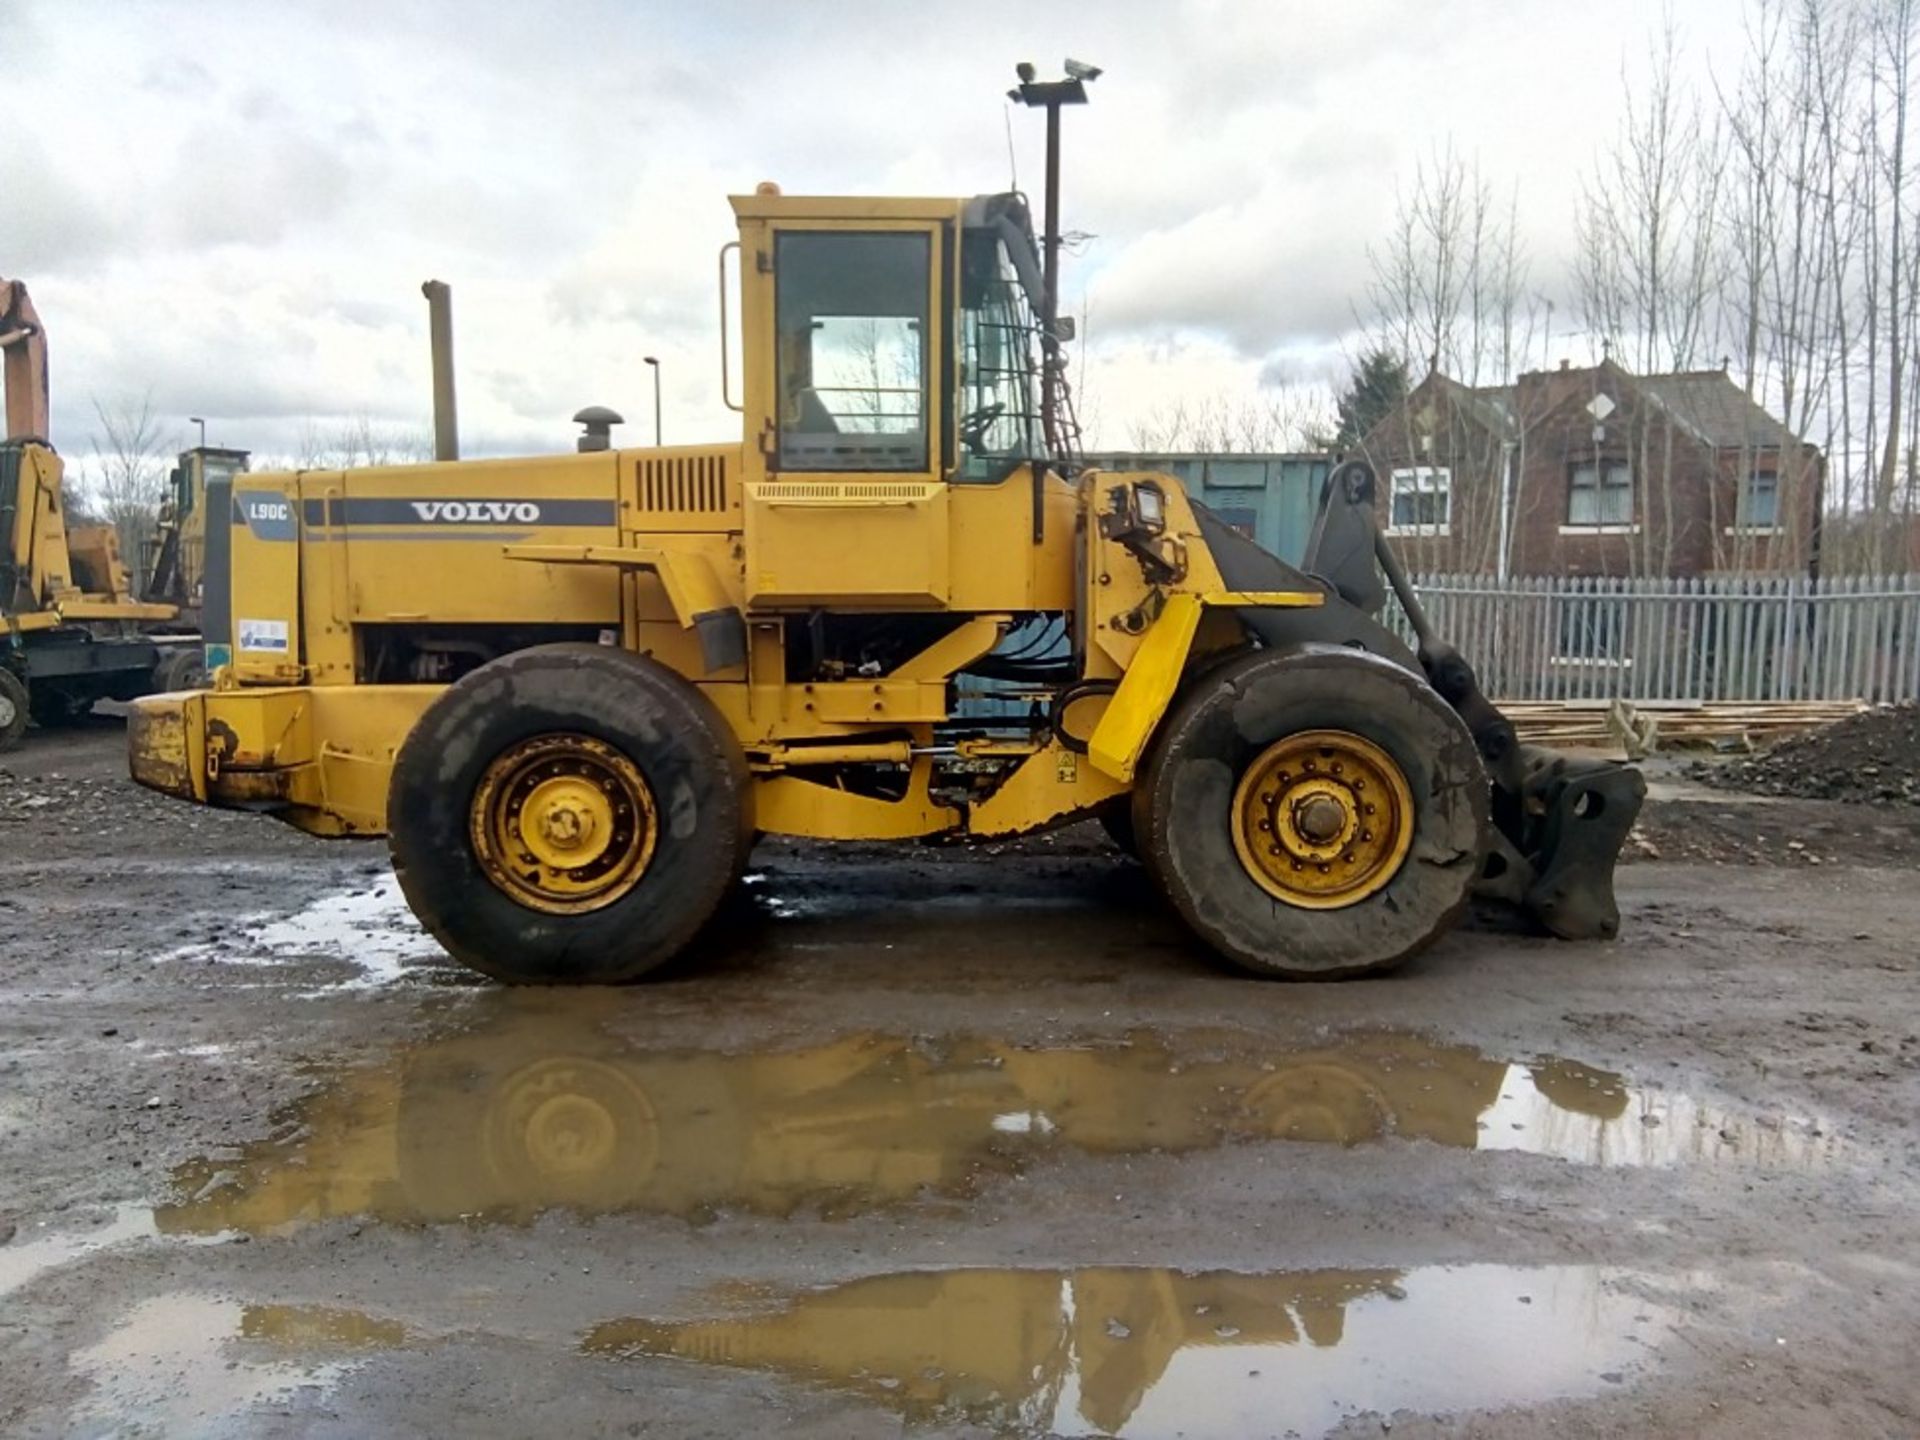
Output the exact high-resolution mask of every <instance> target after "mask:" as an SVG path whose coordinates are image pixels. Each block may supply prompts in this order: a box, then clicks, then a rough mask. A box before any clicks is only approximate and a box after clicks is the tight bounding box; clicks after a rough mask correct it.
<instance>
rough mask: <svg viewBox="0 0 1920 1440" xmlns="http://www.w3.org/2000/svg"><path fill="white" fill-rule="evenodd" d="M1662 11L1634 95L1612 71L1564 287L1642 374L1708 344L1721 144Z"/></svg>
mask: <svg viewBox="0 0 1920 1440" xmlns="http://www.w3.org/2000/svg"><path fill="white" fill-rule="evenodd" d="M1680 55H1681V51H1680V34H1679V29H1678V27H1677V25H1676V24H1675V22H1674V20H1673V16H1672V14H1671V12H1669V14H1668V15H1667V17H1666V20H1665V23H1664V24H1663V26H1662V28H1661V30H1660V33H1659V34H1658V35H1657V36H1655V37H1654V39H1653V40H1652V41H1651V42H1650V44H1649V46H1648V56H1647V59H1648V68H1647V79H1646V83H1645V86H1644V88H1643V89H1642V90H1640V91H1638V92H1636V90H1635V87H1634V86H1633V84H1632V82H1631V81H1630V80H1629V79H1628V78H1627V77H1626V75H1625V74H1624V73H1623V75H1622V85H1623V89H1624V91H1625V101H1624V111H1623V117H1622V121H1621V127H1620V134H1619V136H1618V138H1617V139H1616V140H1615V142H1614V144H1613V147H1612V148H1611V149H1610V150H1609V151H1608V152H1607V153H1606V154H1604V155H1603V156H1602V157H1601V159H1600V161H1599V163H1598V165H1597V166H1596V168H1595V170H1594V172H1593V173H1592V174H1591V175H1590V176H1589V177H1588V179H1587V182H1586V184H1585V186H1584V188H1583V190H1582V193H1581V197H1580V201H1579V203H1578V205H1577V206H1576V208H1575V220H1574V226H1575V235H1576V254H1577V257H1578V258H1577V262H1576V271H1575V276H1574V279H1575V287H1576V290H1577V292H1578V294H1579V298H1580V303H1581V307H1582V309H1583V311H1584V314H1585V319H1586V323H1587V327H1588V329H1589V330H1591V331H1592V332H1593V333H1594V334H1596V335H1598V336H1600V337H1601V338H1602V339H1603V341H1605V342H1606V344H1607V346H1608V348H1609V349H1610V350H1617V351H1618V352H1619V353H1620V354H1621V356H1622V357H1623V358H1624V359H1625V361H1626V362H1627V363H1628V364H1630V365H1631V366H1633V367H1634V368H1635V369H1637V370H1639V371H1640V372H1641V373H1643V374H1652V373H1656V372H1659V371H1664V370H1685V369H1688V368H1690V367H1692V366H1694V365H1696V364H1697V363H1699V361H1700V360H1701V359H1702V358H1703V357H1704V356H1706V355H1708V354H1709V353H1710V347H1711V346H1712V345H1713V343H1714V341H1715V339H1716V338H1717V334H1716V331H1717V324H1716V321H1717V313H1718V306H1717V303H1716V302H1717V299H1718V296H1717V288H1718V275H1719V273H1720V266H1719V263H1718V262H1719V258H1720V256H1719V245H1718V234H1717V222H1718V220H1719V204H1718V198H1719V191H1720V184H1721V174H1722V157H1723V153H1724V150H1725V144H1724V141H1723V138H1722V136H1721V133H1720V130H1719V128H1718V126H1717V124H1712V125H1710V124H1709V123H1708V122H1707V121H1706V120H1705V119H1704V117H1703V116H1702V113H1701V106H1700V103H1699V101H1698V99H1697V98H1696V97H1695V96H1693V95H1692V94H1690V93H1689V92H1688V91H1687V90H1686V89H1685V87H1684V85H1683V82H1682V79H1681V76H1680V73H1679V67H1680Z"/></svg>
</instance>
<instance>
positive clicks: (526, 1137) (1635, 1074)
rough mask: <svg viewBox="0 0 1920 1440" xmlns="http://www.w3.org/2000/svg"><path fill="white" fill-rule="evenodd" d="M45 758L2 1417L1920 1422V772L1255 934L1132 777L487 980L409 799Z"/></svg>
mask: <svg viewBox="0 0 1920 1440" xmlns="http://www.w3.org/2000/svg"><path fill="white" fill-rule="evenodd" d="M120 767H121V759H120V736H119V734H118V733H117V731H116V730H115V729H114V728H113V727H112V726H110V725H103V726H101V727H99V728H96V729H90V730H85V731H79V732H73V733H69V734H65V735H54V736H41V735H36V736H34V737H31V739H30V742H29V744H28V746H27V747H26V748H24V749H23V750H21V751H19V752H17V753H16V754H13V755H9V756H7V757H5V759H4V760H3V761H0V879H3V881H4V883H3V884H0V915H3V916H4V919H5V922H6V929H5V932H4V933H5V941H4V948H3V949H0V1154H4V1156H5V1161H6V1163H5V1164H4V1165H0V1295H4V1297H5V1303H4V1305H0V1433H4V1434H7V1435H16V1434H18V1435H66V1434H116V1435H122V1434H124V1435H191V1436H200V1435H222V1434H235V1435H240V1434H244V1435H268V1436H278V1435H301V1436H307V1435H318V1436H361V1435H367V1434H374V1433H378V1434H399V1435H416V1434H417V1435H436V1436H438V1435H446V1434H461V1435H475V1436H491V1435H519V1434H525V1433H529V1432H531V1431H539V1432H542V1433H547V1432H555V1433H557V1432H563V1431H571V1432H573V1433H578V1434H582V1435H673V1436H680V1435H713V1436H737V1435H739V1434H741V1433H742V1432H745V1431H749V1430H756V1429H757V1430H760V1431H763V1432H777V1433H782V1434H789V1433H791V1434H800V1435H818V1436H823V1437H824V1436H834V1437H842V1436H880V1435H896V1434H899V1433H901V1431H902V1429H903V1428H906V1429H907V1430H909V1431H910V1432H911V1433H912V1434H915V1435H922V1434H924V1435H939V1436H948V1435H952V1436H961V1435H966V1436H972V1435H991V1434H1006V1433H1015V1434H1045V1433H1063V1434H1090V1433H1092V1434H1098V1433H1122V1434H1136V1435H1175V1434H1185V1435H1190V1436H1209V1435H1213V1436H1234V1437H1239V1436H1251V1435H1265V1434H1274V1435H1283V1434H1287V1433H1296V1434H1301V1435H1319V1434H1324V1433H1336V1434H1342V1435H1378V1434H1380V1433H1382V1430H1383V1428H1391V1430H1392V1431H1393V1432H1394V1433H1395V1434H1396V1435H1401V1434H1412V1435H1437V1434H1446V1435H1459V1434H1473V1435H1487V1436H1516V1437H1517V1436H1534V1435H1538V1434H1541V1433H1545V1432H1547V1431H1549V1430H1551V1431H1553V1432H1554V1433H1558V1434H1565V1435H1573V1436H1603V1435H1604V1436H1641V1435H1649V1434H1657V1435H1676V1436H1677V1435H1688V1436H1692V1435H1708V1436H1739V1437H1743V1440H1745V1437H1750V1436H1752V1435H1755V1434H1790V1435H1796V1436H1826V1435H1833V1436H1842V1435H1845V1436H1880V1435H1886V1436H1895V1435H1900V1436H1905V1435H1911V1434H1914V1433H1916V1432H1920V1379H1916V1378H1915V1377H1914V1374H1913V1372H1912V1367H1911V1357H1912V1353H1913V1348H1914V1343H1915V1340H1916V1337H1920V1286H1916V1284H1915V1280H1916V1277H1917V1276H1920V1226H1916V1224H1915V1201H1916V1198H1917V1197H1920V1148H1917V1147H1916V1144H1915V1138H1914V1134H1913V1130H1912V1116H1913V1115H1914V1113H1915V1110H1916V1102H1917V1101H1920V994H1917V993H1916V968H1917V967H1920V959H1917V958H1916V955H1915V952H1914V947H1913V942H1912V936H1913V935H1914V934H1915V933H1916V931H1920V890H1917V889H1916V887H1915V886H1914V885H1913V884H1912V875H1913V873H1914V866H1915V862H1916V859H1920V820H1916V819H1915V818H1914V816H1913V813H1912V812H1911V810H1910V809H1907V808H1904V807H1895V806H1877V807H1867V806H1858V805H1850V804H1844V803H1839V802H1834V801H1801V800H1782V799H1776V798H1755V797H1748V796H1741V795H1739V794H1736V793H1730V792H1729V793H1721V792H1716V791H1712V790H1708V789H1705V788H1703V787H1702V786H1700V785H1699V784H1697V783H1695V782H1693V781H1692V780H1690V779H1689V778H1688V777H1686V776H1684V775H1680V774H1678V773H1675V772H1669V771H1664V770H1663V771H1659V772H1657V773H1656V774H1655V775H1654V777H1653V778H1654V782H1655V783H1654V796H1655V799H1654V800H1653V802H1652V803H1650V805H1649V807H1648V811H1647V813H1646V815H1645V817H1644V818H1643V822H1642V824H1641V826H1640V827H1639V829H1638V830H1637V831H1636V833H1635V837H1634V840H1633V842H1632V844H1631V846H1630V851H1631V853H1630V855H1629V857H1628V859H1629V861H1630V863H1629V864H1628V865H1627V866H1626V867H1625V868H1624V869H1623V871H1622V873H1621V877H1620V891H1621V897H1622V902H1623V910H1624V912H1625V923H1624V925H1623V938H1622V940H1621V941H1620V942H1619V943H1618V944H1615V945H1612V946H1605V947H1601V946H1592V947H1589V946H1567V945H1560V944H1555V943H1552V942H1548V941H1542V940H1536V939H1533V938H1529V937H1524V936H1517V935H1514V934H1510V933H1505V932H1503V931H1500V930H1498V929H1493V928H1486V929H1469V930H1465V931H1462V932H1460V933H1458V934H1455V935H1453V936H1451V937H1449V938H1448V939H1446V940H1445V941H1443V942H1442V943H1441V944H1439V945H1438V946H1436V947H1435V948H1434V949H1433V950H1432V951H1431V952H1429V954H1427V955H1426V956H1424V957H1422V958H1421V959H1420V960H1418V961H1416V962H1414V963H1413V964H1412V965H1410V966H1409V967H1407V968H1406V969H1404V970H1403V971H1401V972H1400V973H1398V974H1397V975H1395V976H1392V977H1388V978H1385V979H1381V980H1376V981H1367V982H1359V983H1353V984H1346V985H1330V986H1287V985H1275V984H1262V983H1258V982H1254V981H1249V980H1243V979H1240V978H1238V977H1236V976H1234V975H1231V974H1229V973H1226V972H1224V971H1222V970H1220V969H1219V968H1218V967H1216V966H1215V965H1214V964H1213V963H1211V962H1210V961H1209V960H1208V958H1207V957H1206V956H1204V955H1203V954H1201V953H1199V952H1197V951H1196V949H1195V947H1194V946H1193V945H1192V944H1191V943H1190V942H1189V941H1188V940H1187V939H1186V937H1185V936H1184V935H1183V934H1182V933H1181V932H1180V930H1179V929H1178V928H1177V927H1176V925H1175V924H1174V923H1173V922H1172V921H1171V920H1170V919H1169V918H1168V916H1167V915H1166V914H1165V913H1164V912H1163V911H1162V910H1161V908H1160V907H1159V906H1158V904H1157V903H1155V901H1154V900H1153V899H1152V898H1151V896H1150V895H1149V894H1148V893H1147V887H1146V886H1145V884H1144V883H1143V880H1142V877H1141V875H1140V872H1139V871H1138V870H1137V869H1136V868H1135V867H1133V866H1132V865H1131V864H1129V863H1128V862H1126V861H1124V860H1123V859H1121V858H1120V857H1119V856H1118V855H1116V854H1115V853H1114V852H1113V851H1112V850H1110V849H1108V848H1107V847H1106V845H1105V843H1104V842H1103V841H1102V840H1101V839H1100V837H1099V836H1098V834H1097V833H1091V832H1088V831H1085V830H1076V831H1070V832H1065V833H1063V834H1061V835H1058V836H1054V837H1049V838H1048V839H1046V840H1043V841H1038V842H1031V843H1026V844H1018V845H1008V846H1000V847H992V848H991V849H987V850H958V851H944V850H943V851H929V850H924V849H920V848H917V847H915V848H908V849H906V850H903V851H900V852H889V851H883V850H881V849H879V848H878V847H842V848H839V849H828V848H825V847H806V846H796V845H786V844H772V843H770V844H767V845H764V846H763V847H762V849H761V851H760V852H758V854H757V855H756V857H755V859H756V865H755V869H754V871H753V873H752V874H751V875H750V877H749V883H748V884H747V885H746V886H745V887H743V893H742V894H741V895H740V896H739V897H738V898H737V900H736V901H735V903H734V904H733V905H732V907H731V909H730V911H729V913H728V914H727V916H726V917H725V923H724V924H723V925H722V927H721V928H720V930H719V932H718V933H717V934H716V935H715V936H714V937H713V938H712V939H711V940H710V941H709V942H708V943H707V944H706V945H704V946H703V947H702V950H701V953H699V954H696V955H694V956H690V957H689V958H688V959H687V960H686V961H685V962H683V963H681V964H679V965H678V966H676V967H675V968H674V970H673V972H672V973H671V974H669V975H666V976H664V977H662V978H661V979H659V980H658V981H656V982H653V983H649V984H646V985H642V986H638V987H634V988H631V989H627V990H623V991H618V992H610V993H595V994H582V995H551V994H545V993H539V992H527V991H518V992H511V991H505V990H501V989H496V988H493V987H490V986H487V985H484V984H481V983H477V982H476V981H474V980H473V979H471V978H470V977H468V976H467V975H466V974H464V973H463V972H461V971H459V970H457V969H455V968H453V967H451V966H449V965H448V964H447V963H446V961H445V960H444V957H441V956H438V955H437V954H436V952H435V951H434V949H433V947H432V946H431V944H430V943H427V942H425V941H423V940H422V938H421V937H420V936H419V935H418V933H417V932H416V931H415V930H414V929H413V927H412V926H411V924H410V923H409V921H408V918H407V916H406V914H405V911H404V909H402V908H401V907H400V906H399V905H398V903H397V901H396V899H395V896H394V893H393V887H392V883H391V877H390V874H389V872H388V870H387V867H386V865H385V861H384V850H383V849H382V848H381V847H380V846H378V845H377V844H374V845H369V844H359V843H351V842H331V843H329V842H321V841H316V840H313V839H310V838H308V837H305V836H302V835H300V834H297V833H296V832H293V831H291V830H289V829H287V828H285V827H283V826H280V825H278V824H276V823H274V822H272V821H270V820H266V819H263V818H257V817H251V816H244V815H233V814H223V813H217V812H211V811H202V810H196V809H193V808H191V807H187V806H183V805H179V804H175V803H173V802H169V801H165V800H162V799H160V798H159V797H155V796H151V795H147V794H145V793H143V792H141V791H139V790H137V789H135V788H134V787H132V786H131V785H129V784H128V783H126V782H125V781H123V780H122V779H121V778H120Z"/></svg>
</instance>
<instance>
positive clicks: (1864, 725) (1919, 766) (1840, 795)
mask: <svg viewBox="0 0 1920 1440" xmlns="http://www.w3.org/2000/svg"><path fill="white" fill-rule="evenodd" d="M1691 773H1692V775H1693V777H1694V778H1695V779H1697V780H1701V781H1704V782H1705V783H1707V784H1709V785H1719V786H1723V787H1725V788H1727V789H1730V790H1753V791H1758V792H1759V793H1760V794H1763V795H1802V796H1806V797H1807V798H1809V799H1815V800H1852V801H1857V802H1861V803H1865V804H1874V805H1900V804H1905V805H1920V705H1911V704H1909V705H1889V706H1881V707H1880V708H1879V709H1876V710H1866V711H1862V712H1861V713H1860V714H1858V715H1852V716H1849V717H1848V718H1847V719H1845V720H1840V721H1836V722H1835V723H1834V724H1832V725H1827V726H1823V727H1822V728H1820V729H1818V730H1811V731H1808V732H1807V733H1806V734H1804V735H1796V736H1794V737H1793V738H1792V739H1789V740H1783V741H1781V742H1780V743H1779V744H1778V745H1775V746H1774V747H1773V748H1772V749H1771V750H1768V751H1767V752H1766V753H1765V754H1763V755H1756V756H1755V757H1753V758H1752V759H1750V760H1734V761H1726V762H1721V763H1718V764H1713V763H1704V762H1703V763H1701V764H1698V765H1695V766H1694V767H1693V769H1692V772H1691Z"/></svg>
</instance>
